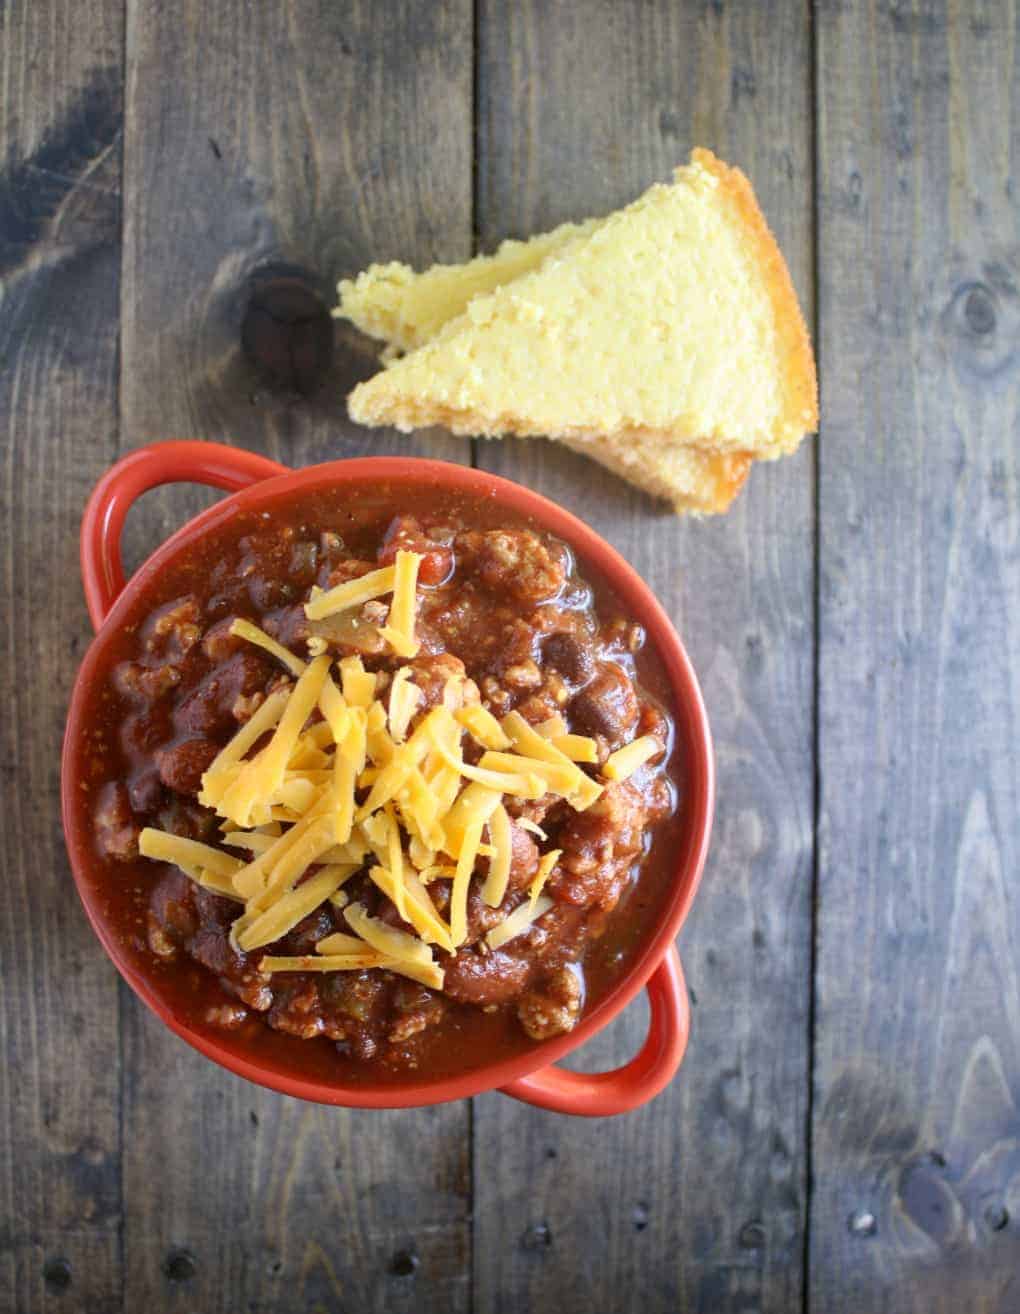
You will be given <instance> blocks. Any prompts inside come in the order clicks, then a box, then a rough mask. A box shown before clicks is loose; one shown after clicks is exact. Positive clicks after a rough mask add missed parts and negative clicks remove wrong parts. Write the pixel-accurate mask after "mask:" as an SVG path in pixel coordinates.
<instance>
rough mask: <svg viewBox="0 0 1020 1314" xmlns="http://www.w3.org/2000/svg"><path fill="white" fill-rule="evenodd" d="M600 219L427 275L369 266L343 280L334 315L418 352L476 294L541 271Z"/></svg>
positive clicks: (395, 346)
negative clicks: (551, 256) (544, 263)
mask: <svg viewBox="0 0 1020 1314" xmlns="http://www.w3.org/2000/svg"><path fill="white" fill-rule="evenodd" d="M599 223H601V220H599V219H588V220H586V221H585V222H584V223H582V224H561V225H560V226H559V228H554V229H553V230H552V232H551V233H542V234H540V235H539V236H538V237H533V238H531V240H530V241H527V242H515V241H507V242H503V243H502V245H501V246H500V247H499V249H498V250H497V251H496V252H495V253H494V254H493V255H488V256H476V257H475V258H474V260H469V261H468V262H467V263H466V264H463V265H433V266H432V268H431V269H426V270H425V272H424V273H423V274H416V273H415V272H414V270H413V269H412V268H411V267H410V266H409V265H402V264H400V263H399V261H393V262H392V263H391V264H388V265H370V266H369V267H368V269H366V270H365V271H364V272H363V273H361V274H359V275H358V277H357V278H356V279H344V280H343V281H342V282H341V283H340V284H339V286H338V287H337V292H338V293H339V296H340V304H339V306H338V307H337V308H336V310H334V311H333V314H334V315H335V316H336V317H337V318H339V319H349V320H350V321H351V323H352V324H353V325H354V326H355V328H359V329H361V331H362V333H367V334H368V336H369V337H370V338H380V339H381V340H382V341H383V342H385V343H387V345H388V347H389V348H391V349H392V350H393V351H394V352H403V351H413V350H414V349H415V347H421V346H424V344H425V343H426V342H429V341H431V339H432V338H434V337H435V336H436V334H437V333H438V332H439V330H440V329H441V328H442V327H443V325H444V324H446V323H448V322H449V321H450V320H451V319H455V318H456V317H457V315H459V314H461V313H462V312H463V310H464V308H465V307H466V306H467V304H468V302H469V301H471V300H472V298H474V297H476V296H482V295H484V294H485V293H487V292H494V291H495V290H496V288H498V287H501V286H502V285H503V284H504V283H509V282H512V281H513V279H515V278H519V277H520V276H521V274H527V273H529V272H530V271H531V270H532V269H537V268H538V266H539V265H540V264H541V263H542V261H543V260H544V259H545V258H546V256H547V255H549V254H550V253H551V252H552V251H555V250H558V249H559V248H560V247H563V246H566V245H567V243H568V242H571V241H573V239H574V238H576V237H584V236H586V235H587V234H588V233H590V232H592V231H593V230H594V229H595V228H596V227H597V226H598V224H599Z"/></svg>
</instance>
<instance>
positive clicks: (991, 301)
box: [963, 283, 997, 335]
mask: <svg viewBox="0 0 1020 1314" xmlns="http://www.w3.org/2000/svg"><path fill="white" fill-rule="evenodd" d="M963 318H964V320H965V321H966V324H967V327H968V328H969V329H970V331H971V333H977V334H979V335H980V334H984V333H994V332H995V321H996V319H997V315H996V313H995V297H994V296H993V294H992V292H991V291H990V290H989V289H988V288H987V287H985V285H984V284H983V283H975V284H974V286H973V287H972V288H971V289H970V291H969V292H968V293H967V296H966V299H965V300H964V303H963Z"/></svg>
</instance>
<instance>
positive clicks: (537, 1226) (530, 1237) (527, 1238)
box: [521, 1223, 552, 1251]
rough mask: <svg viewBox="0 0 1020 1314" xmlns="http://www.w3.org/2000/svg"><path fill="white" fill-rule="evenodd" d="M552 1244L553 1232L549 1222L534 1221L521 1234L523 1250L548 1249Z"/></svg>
mask: <svg viewBox="0 0 1020 1314" xmlns="http://www.w3.org/2000/svg"><path fill="white" fill-rule="evenodd" d="M551 1245H552V1232H551V1231H550V1230H549V1224H548V1223H532V1224H531V1226H530V1227H528V1228H525V1230H524V1233H523V1235H522V1236H521V1248H522V1249H523V1250H533V1251H535V1250H548V1249H549V1247H550V1246H551Z"/></svg>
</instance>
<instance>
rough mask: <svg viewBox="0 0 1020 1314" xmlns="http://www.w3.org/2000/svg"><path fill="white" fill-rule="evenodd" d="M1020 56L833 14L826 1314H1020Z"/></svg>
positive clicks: (824, 183) (943, 13) (1011, 10)
mask: <svg viewBox="0 0 1020 1314" xmlns="http://www.w3.org/2000/svg"><path fill="white" fill-rule="evenodd" d="M1018 49H1020V27H1018V14H1017V7H1016V5H1015V4H1013V3H1003V4H999V5H980V6H977V5H974V6H972V5H964V4H948V5H944V4H924V5H921V6H906V5H899V4H891V5H875V4H872V5H828V4H825V5H822V6H820V7H819V13H818V56H819V88H820V93H821V101H820V106H819V161H820V169H819V199H820V229H819V236H820V260H819V268H820V271H821V278H820V311H821V323H822V336H821V355H822V375H823V379H824V394H825V414H826V426H825V442H824V445H823V448H822V453H823V459H822V466H821V508H822V514H821V525H820V533H821V576H820V579H821V616H822V624H821V634H820V641H821V649H820V727H819V734H820V761H819V767H820V835H821V847H820V905H819V941H818V977H817V1001H818V1002H817V1060H818V1061H817V1070H816V1074H815V1103H814V1140H815V1153H814V1176H815V1190H814V1198H813V1206H812V1215H811V1238H812V1242H811V1275H812V1276H811V1293H810V1294H811V1305H812V1308H816V1309H831V1308H836V1307H847V1308H851V1307H852V1308H855V1309H867V1310H869V1311H876V1314H877V1312H879V1311H887V1310H888V1311H891V1310H896V1311H904V1312H905V1311H914V1310H916V1311H919V1312H920V1311H924V1314H940V1312H942V1311H944V1312H945V1314H949V1312H950V1311H953V1312H954V1314H955V1311H959V1310H963V1309H966V1310H968V1311H974V1314H1006V1311H1012V1310H1015V1309H1016V1308H1017V1304H1018V1300H1020V1294H1018V1286H1017V1282H1018V1276H1017V1275H1018V1273H1020V1153H1018V1149H1017V1146H1018V1141H1020V982H1018V970H1017V961H1018V957H1020V897H1018V893H1017V885H1016V872H1017V866H1018V861H1020V773H1018V765H1017V763H1018V758H1017V753H1016V738H1017V722H1018V715H1020V674H1018V671H1020V668H1018V664H1017V659H1016V655H1017V652H1018V651H1020V620H1018V618H1020V554H1018V549H1017V542H1018V527H1020V488H1018V483H1017V456H1018V452H1020V442H1018V438H1020V418H1018V402H1020V293H1018V283H1020V228H1018V224H1017V185H1018V181H1020V179H1018V175H1017V156H1016V142H1017V139H1018V130H1020V78H1018V75H1017V65H1016V58H1017V51H1018Z"/></svg>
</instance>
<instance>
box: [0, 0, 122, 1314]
mask: <svg viewBox="0 0 1020 1314" xmlns="http://www.w3.org/2000/svg"><path fill="white" fill-rule="evenodd" d="M72 32H77V35H76V37H75V38H74V39H71V33H72ZM121 43H122V29H121V5H120V3H119V0H118V2H117V3H107V2H106V0H90V2H89V3H87V4H70V3H66V2H65V3H57V2H55V0H54V2H53V3H42V4H38V5H32V6H21V7H16V8H15V9H14V10H11V9H10V8H0V106H2V109H0V142H2V150H0V159H2V164H0V444H2V448H3V455H2V461H0V471H2V473H0V524H2V525H3V537H2V543H3V547H2V555H0V563H2V576H0V580H2V582H0V596H2V599H3V602H2V613H3V617H4V627H3V628H4V657H3V661H2V663H0V705H2V706H3V709H4V714H3V718H2V724H0V745H2V747H0V770H2V780H0V790H2V815H3V822H2V824H0V849H2V854H3V857H2V861H0V868H2V872H3V879H2V880H0V1002H2V1013H0V1046H2V1054H3V1062H2V1063H0V1143H2V1145H3V1151H2V1153H0V1310H4V1311H9V1312H10V1314H15V1312H16V1314H34V1311H39V1310H44V1309H51V1308H53V1306H54V1305H56V1304H58V1303H60V1302H63V1306H62V1307H64V1308H71V1307H73V1308H74V1309H76V1310H83V1311H96V1312H98V1311H101V1310H108V1309H111V1308H119V1307H120V1225H121V1198H120V1119H119V1113H120V1094H119V1072H120V1051H119V1044H118V1033H117V985H116V977H115V974H114V970H113V968H112V967H111V966H110V964H109V962H108V961H107V960H106V958H105V957H104V956H103V954H102V952H101V951H100V950H99V947H98V945H97V944H96V941H95V938H94V936H93V935H92V932H91V931H90V929H89V927H88V923H87V922H86V920H85V916H84V914H83V912H82V910H81V907H80V905H79V904H78V900H77V897H76V895H75V893H74V887H73V885H72V882H71V874H70V869H69V867H68V862H67V857H66V854H65V850H64V843H63V836H62V833H61V827H60V774H59V767H60V743H61V737H62V733H63V723H64V713H65V709H66V705H67V698H68V694H69V691H70V686H71V681H72V679H73V677H74V673H75V669H76V667H77V664H78V661H79V659H80V656H81V653H82V651H83V649H84V646H85V644H86V642H87V639H88V634H89V626H88V619H87V617H86V614H85V607H84V603H83V600H82V596H81V587H80V585H79V583H78V569H77V542H78V521H79V518H80V516H81V510H82V505H83V503H84V500H85V497H86V495H87V492H88V489H89V486H90V484H91V483H92V481H93V480H94V478H95V477H96V476H97V475H98V474H99V472H100V471H101V470H102V468H103V466H104V465H105V464H106V463H107V462H108V460H109V459H110V456H111V454H112V453H113V451H114V450H115V446H116V436H117V395H116V389H117V377H116V356H117V310H118V308H117V300H118V276H119V266H120V141H121V113H122V109H121V107H122V80H121V67H120V49H121Z"/></svg>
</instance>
